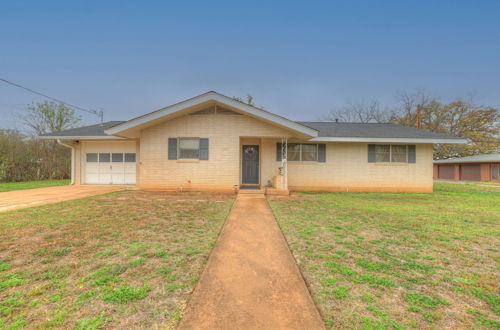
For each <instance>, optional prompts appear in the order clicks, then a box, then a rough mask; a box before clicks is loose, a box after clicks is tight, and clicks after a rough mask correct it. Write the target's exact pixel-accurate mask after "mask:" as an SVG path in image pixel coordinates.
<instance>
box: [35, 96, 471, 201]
mask: <svg viewBox="0 0 500 330" xmlns="http://www.w3.org/2000/svg"><path fill="white" fill-rule="evenodd" d="M40 138H44V139H57V140H58V141H59V142H60V143H62V144H64V145H66V146H68V147H70V148H71V149H72V183H73V184H76V185H78V184H130V185H137V186H138V187H139V188H141V189H161V190H217V191H237V190H239V189H244V188H249V189H252V188H253V189H259V188H260V189H261V190H265V191H267V192H268V193H272V192H287V191H288V190H289V189H290V190H331V191H418V192H431V191H432V183H433V180H432V145H433V144H434V143H465V142H466V141H465V140H464V139H461V138H458V137H455V136H449V135H445V134H439V133H435V132H431V131H426V130H420V129H416V128H411V127H403V126H398V125H392V124H359V123H337V122H296V121H292V120H289V119H286V118H284V117H281V116H278V115H276V114H273V113H271V112H268V111H266V110H263V109H259V108H256V107H253V106H251V105H248V104H245V103H243V102H240V101H238V100H235V99H233V98H230V97H227V96H224V95H221V94H218V93H216V92H208V93H205V94H202V95H199V96H196V97H193V98H191V99H188V100H185V101H182V102H179V103H176V104H173V105H170V106H168V107H165V108H162V109H160V110H157V111H154V112H151V113H148V114H145V115H143V116H140V117H137V118H134V119H131V120H129V121H124V122H121V121H120V122H119V121H111V122H106V123H103V124H98V125H92V126H86V127H80V128H75V129H69V130H65V131H61V132H53V133H50V134H46V135H44V136H41V137H40Z"/></svg>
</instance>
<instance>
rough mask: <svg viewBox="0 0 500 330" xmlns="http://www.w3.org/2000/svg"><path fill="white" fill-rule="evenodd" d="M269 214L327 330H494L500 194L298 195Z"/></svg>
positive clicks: (472, 189) (467, 189) (446, 189)
mask: <svg viewBox="0 0 500 330" xmlns="http://www.w3.org/2000/svg"><path fill="white" fill-rule="evenodd" d="M270 205H271V207H272V209H273V210H274V212H275V215H276V217H277V219H278V222H279V225H280V226H281V228H282V230H283V233H284V234H285V236H286V238H287V240H288V242H289V244H290V247H291V249H292V252H293V254H294V256H295V258H296V260H297V262H298V264H299V267H300V268H301V270H302V272H303V274H304V276H305V277H306V280H307V281H308V284H309V285H310V288H311V291H312V293H313V297H314V299H315V301H316V302H317V304H318V306H319V307H320V310H321V313H322V315H323V317H324V320H325V322H326V324H327V326H328V327H331V328H364V329H391V328H394V329H403V328H435V329H440V328H448V329H459V328H462V329H463V328H474V327H475V328H497V329H498V328H499V327H500V323H499V321H500V295H499V289H498V278H499V260H500V258H499V257H500V255H499V249H500V246H499V245H500V244H499V243H500V240H499V234H500V230H499V229H500V227H499V225H500V189H499V188H496V187H480V186H475V185H458V184H447V183H437V184H436V185H435V193H434V194H415V193H407V194H404V193H302V194H295V195H292V196H291V197H289V198H279V197H274V198H271V199H270Z"/></svg>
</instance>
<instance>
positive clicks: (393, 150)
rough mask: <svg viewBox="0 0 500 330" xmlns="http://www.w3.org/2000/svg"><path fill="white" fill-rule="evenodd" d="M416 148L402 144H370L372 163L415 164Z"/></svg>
mask: <svg viewBox="0 0 500 330" xmlns="http://www.w3.org/2000/svg"><path fill="white" fill-rule="evenodd" d="M415 149H416V148H415V146H414V145H401V144H369V145H368V162H370V163H415V160H416V157H415Z"/></svg>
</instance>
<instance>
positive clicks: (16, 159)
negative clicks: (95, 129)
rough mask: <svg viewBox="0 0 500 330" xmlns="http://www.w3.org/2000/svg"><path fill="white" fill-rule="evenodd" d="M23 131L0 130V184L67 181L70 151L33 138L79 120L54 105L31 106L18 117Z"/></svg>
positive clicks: (72, 112)
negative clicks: (49, 180)
mask: <svg viewBox="0 0 500 330" xmlns="http://www.w3.org/2000/svg"><path fill="white" fill-rule="evenodd" d="M20 119H21V121H22V122H23V124H24V126H25V127H26V131H19V130H12V129H0V182H16V181H34V180H47V179H67V178H69V177H70V176H71V157H70V155H71V150H70V149H69V148H67V147H64V146H61V145H59V144H58V143H57V141H52V140H49V141H46V140H40V139H37V138H36V136H37V135H40V134H44V133H50V132H55V131H59V130H64V129H68V128H73V127H75V126H77V125H78V124H79V122H80V117H78V116H76V115H75V112H74V110H73V109H71V108H70V107H67V106H65V105H64V104H60V103H55V102H42V103H33V104H31V105H29V106H27V107H26V109H25V112H24V113H23V114H22V115H21V118H20Z"/></svg>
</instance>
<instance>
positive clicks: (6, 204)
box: [0, 185, 125, 212]
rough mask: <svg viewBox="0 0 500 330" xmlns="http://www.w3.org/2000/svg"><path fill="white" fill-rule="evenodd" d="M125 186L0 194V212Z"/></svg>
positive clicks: (68, 187)
mask: <svg viewBox="0 0 500 330" xmlns="http://www.w3.org/2000/svg"><path fill="white" fill-rule="evenodd" d="M124 188H125V186H109V185H108V186H99V185H83V186H57V187H47V188H37V189H26V190H14V191H7V192H0V212H3V211H10V210H15V209H20V208H24V207H31V206H37V205H42V204H48V203H56V202H62V201H66V200H70V199H76V198H82V197H88V196H94V195H100V194H105V193H109V192H113V191H117V190H120V189H124Z"/></svg>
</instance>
